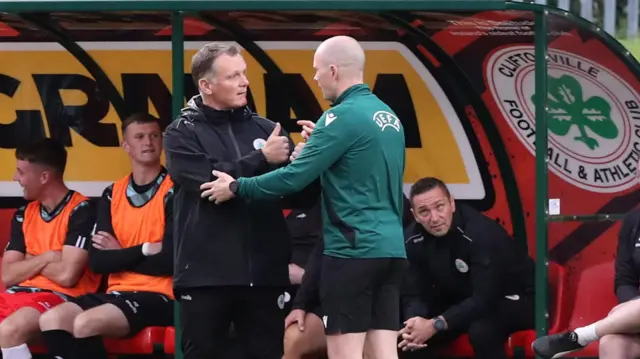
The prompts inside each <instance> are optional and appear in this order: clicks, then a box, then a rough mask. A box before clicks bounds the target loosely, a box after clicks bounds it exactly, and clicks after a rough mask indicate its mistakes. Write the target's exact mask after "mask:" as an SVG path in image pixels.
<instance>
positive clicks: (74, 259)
mask: <svg viewBox="0 0 640 359" xmlns="http://www.w3.org/2000/svg"><path fill="white" fill-rule="evenodd" d="M16 159H17V169H16V173H15V175H14V180H15V181H18V183H19V184H20V186H21V187H22V188H23V189H24V198H25V199H27V200H29V201H31V202H30V203H29V204H28V205H26V206H25V207H22V208H20V209H19V210H17V211H16V213H15V215H14V217H13V221H12V222H11V238H10V239H9V243H8V245H7V247H6V249H5V252H4V256H3V258H2V282H3V283H4V285H5V286H6V287H7V290H6V291H5V292H4V293H0V320H2V322H0V347H2V357H3V358H4V359H29V358H31V353H30V352H29V348H28V347H27V344H26V343H27V342H28V341H30V340H32V339H34V338H35V337H36V336H37V334H38V333H39V332H40V327H39V325H38V320H39V318H40V316H41V314H42V313H44V312H46V311H47V310H49V309H51V308H53V307H56V306H58V305H60V304H62V303H65V302H67V301H69V300H71V299H73V297H77V296H80V295H82V294H85V293H91V292H94V291H96V290H97V289H98V286H99V285H100V276H99V275H97V274H94V273H92V272H91V271H90V270H89V268H88V266H87V260H88V254H87V248H88V246H89V245H90V243H91V238H90V237H91V230H92V228H93V225H94V222H95V218H96V217H95V209H94V208H93V206H92V205H91V204H90V202H89V199H88V198H87V197H85V196H83V195H81V194H80V193H78V192H74V191H71V190H69V189H68V188H67V186H66V185H65V184H64V181H63V175H64V170H65V167H66V163H67V151H66V149H65V148H64V146H63V145H61V144H59V143H57V142H55V141H54V140H51V139H48V138H46V139H42V140H38V141H35V142H33V143H31V144H28V145H25V146H24V147H21V148H18V149H17V150H16Z"/></svg>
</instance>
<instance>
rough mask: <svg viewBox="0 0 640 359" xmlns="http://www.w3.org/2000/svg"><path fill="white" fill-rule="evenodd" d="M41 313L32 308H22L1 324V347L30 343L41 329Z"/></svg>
mask: <svg viewBox="0 0 640 359" xmlns="http://www.w3.org/2000/svg"><path fill="white" fill-rule="evenodd" d="M39 318H40V312H39V311H38V310H36V309H34V308H31V307H25V308H20V309H18V310H17V311H15V312H14V313H13V314H11V315H10V316H8V317H7V318H5V319H4V320H3V321H2V322H1V323H0V346H1V347H3V348H10V347H14V346H17V345H20V344H23V343H26V342H28V341H29V340H30V339H31V337H32V336H33V335H34V334H35V333H37V332H38V331H39V329H40V327H39V323H38V319H39Z"/></svg>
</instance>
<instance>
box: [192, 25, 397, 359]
mask: <svg viewBox="0 0 640 359" xmlns="http://www.w3.org/2000/svg"><path fill="white" fill-rule="evenodd" d="M364 63H365V55H364V51H363V50H362V48H361V47H360V45H359V44H358V42H357V41H356V40H354V39H353V38H350V37H347V36H336V37H333V38H330V39H328V40H326V41H325V42H323V43H322V44H321V45H320V46H319V47H318V49H317V51H316V53H315V56H314V69H315V70H316V75H315V77H314V78H315V80H316V81H318V84H319V85H320V87H321V89H322V92H323V95H324V97H325V98H326V99H327V100H329V101H331V102H332V105H331V108H330V109H329V110H327V111H326V112H325V113H324V114H323V115H322V116H321V117H320V119H319V120H318V121H317V124H316V126H315V128H314V130H313V134H312V135H311V136H309V138H308V141H307V142H306V143H305V144H303V145H299V146H298V149H300V148H301V147H303V146H304V148H302V150H301V151H300V153H299V155H298V157H297V158H295V159H294V160H293V161H292V163H291V164H290V165H288V166H286V167H283V168H280V169H278V170H275V171H272V172H270V173H267V174H264V175H261V176H258V177H252V178H238V179H235V180H234V179H233V178H232V177H231V176H229V175H228V174H225V173H221V172H217V171H214V173H213V174H214V176H215V177H217V180H215V181H213V182H209V183H205V184H203V185H202V187H201V189H202V190H203V192H202V197H203V198H208V199H209V200H211V201H215V202H216V203H219V204H220V203H223V202H225V201H227V200H229V199H231V198H233V197H239V198H241V199H244V200H247V201H251V200H267V199H278V198H280V197H282V196H284V195H287V194H289V193H295V192H299V191H300V190H301V189H303V188H304V187H305V186H307V185H308V184H309V183H311V182H313V181H314V180H315V179H317V178H318V177H320V179H321V183H322V193H323V194H322V208H323V214H322V215H323V236H324V256H323V261H322V270H321V271H322V274H321V283H320V298H321V305H322V309H323V315H324V317H323V321H324V324H325V331H326V334H327V349H328V352H329V357H330V358H332V359H334V358H338V359H351V358H354V359H355V358H358V359H361V358H362V355H363V350H364V349H363V348H364V344H365V340H366V342H367V352H369V353H372V354H374V355H375V356H374V358H375V357H380V358H384V359H393V358H397V350H396V343H397V339H396V338H397V330H398V329H400V322H399V310H400V308H399V286H400V283H401V280H402V277H403V275H404V271H405V269H406V266H407V264H406V253H405V247H404V240H403V228H402V209H403V192H402V189H403V173H404V164H405V138H404V130H403V126H402V123H401V122H400V120H399V119H398V117H397V116H396V114H395V113H394V112H393V110H391V108H389V106H387V105H386V104H385V103H384V102H382V101H381V100H380V99H379V98H378V97H377V96H376V95H374V94H373V93H372V92H371V90H370V89H369V87H368V86H367V85H365V84H364V81H363V72H364ZM294 157H295V156H294Z"/></svg>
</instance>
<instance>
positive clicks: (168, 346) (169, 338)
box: [164, 327, 176, 354]
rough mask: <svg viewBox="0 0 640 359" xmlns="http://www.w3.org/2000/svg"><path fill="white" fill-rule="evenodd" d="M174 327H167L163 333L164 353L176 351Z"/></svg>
mask: <svg viewBox="0 0 640 359" xmlns="http://www.w3.org/2000/svg"><path fill="white" fill-rule="evenodd" d="M175 339H176V329H175V328H174V327H167V329H166V332H165V335H164V352H165V354H175V352H176V341H175Z"/></svg>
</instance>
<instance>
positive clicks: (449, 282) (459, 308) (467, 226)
mask: <svg viewBox="0 0 640 359" xmlns="http://www.w3.org/2000/svg"><path fill="white" fill-rule="evenodd" d="M410 201H411V212H412V213H413V215H414V217H415V220H416V222H415V223H414V225H412V226H409V227H408V228H407V229H406V230H405V245H406V248H407V257H408V259H409V270H408V273H407V277H406V281H405V285H404V289H403V293H402V304H403V310H402V315H403V319H404V320H405V322H404V324H405V327H404V328H403V329H402V330H401V331H400V333H399V335H400V337H401V338H400V341H401V342H400V344H399V347H400V348H401V349H402V350H403V351H406V352H411V351H415V350H419V349H422V348H425V347H427V349H425V350H419V351H418V352H416V353H412V354H415V355H416V356H417V357H421V358H422V357H428V355H429V354H430V350H431V349H434V348H437V347H438V345H439V344H443V343H446V342H448V341H450V340H453V339H455V338H456V337H457V336H459V335H460V334H462V333H465V332H466V333H467V334H468V335H469V340H470V341H471V345H472V346H473V349H474V351H475V355H476V356H475V357H476V358H478V359H503V358H504V359H506V358H507V357H506V355H505V352H504V345H505V342H506V341H507V339H508V338H509V335H510V334H511V333H513V332H515V331H518V330H525V329H530V328H533V324H534V320H533V317H534V307H533V305H534V304H533V303H534V301H533V288H534V285H533V269H534V264H533V260H532V259H531V258H530V257H529V255H528V254H527V253H522V252H520V251H519V249H518V246H517V245H516V242H515V240H514V239H512V238H511V237H510V236H509V234H508V233H507V232H506V231H505V230H504V228H502V226H500V225H499V224H498V223H497V222H496V221H494V220H492V219H490V218H489V217H487V216H485V215H484V214H482V213H480V212H478V211H477V210H475V209H473V208H471V207H469V206H467V205H465V204H462V203H460V202H457V201H455V200H454V198H453V196H452V195H451V194H450V193H449V190H448V189H447V186H446V185H445V184H444V182H442V181H441V180H439V179H437V178H433V177H427V178H423V179H421V180H419V181H417V182H416V183H415V184H414V185H413V187H412V188H411V191H410ZM411 357H413V356H411Z"/></svg>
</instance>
